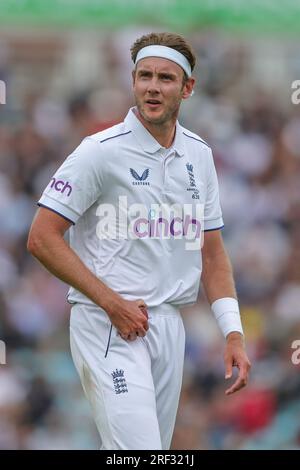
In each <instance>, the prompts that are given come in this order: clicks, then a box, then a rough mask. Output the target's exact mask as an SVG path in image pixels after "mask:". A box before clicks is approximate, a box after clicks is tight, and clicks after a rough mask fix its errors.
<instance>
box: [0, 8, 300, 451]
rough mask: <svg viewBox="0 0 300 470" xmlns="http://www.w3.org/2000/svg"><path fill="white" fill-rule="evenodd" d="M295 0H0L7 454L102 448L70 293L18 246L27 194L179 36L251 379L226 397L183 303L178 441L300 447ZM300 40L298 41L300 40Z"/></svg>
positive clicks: (119, 111)
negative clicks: (82, 376) (71, 333)
mask: <svg viewBox="0 0 300 470" xmlns="http://www.w3.org/2000/svg"><path fill="white" fill-rule="evenodd" d="M299 8H300V7H299V3H298V4H297V2H296V1H292V0H286V1H285V2H284V3H283V2H279V1H273V2H270V1H266V0H265V1H260V2H258V1H253V2H251V3H250V2H242V1H238V0H234V1H233V0H222V1H219V2H218V1H213V2H212V1H203V2H196V1H193V0H190V1H185V2H180V1H179V0H164V1H162V0H160V2H158V1H156V0H151V1H147V0H140V1H139V2H137V1H136V0H128V1H125V0H124V1H121V0H118V1H117V0H111V1H110V2H108V1H104V0H102V1H100V0H97V1H95V0H85V1H83V0H73V1H72V2H70V1H68V0H55V1H52V2H43V1H42V0H22V1H17V0H2V1H1V5H0V80H3V81H5V83H6V86H7V96H6V104H2V105H0V339H1V340H3V341H5V343H6V348H7V349H6V352H7V357H6V362H7V363H6V365H0V448H1V449H97V448H98V447H99V444H98V435H97V432H96V430H95V426H94V424H93V421H92V417H91V413H90V410H89V406H88V404H87V402H86V401H85V398H84V397H83V393H82V390H81V386H80V384H79V380H78V377H77V375H76V372H75V370H74V367H73V364H72V361H71V357H70V352H69V344H68V320H69V306H68V304H66V302H65V294H66V291H67V287H66V286H65V285H64V284H62V283H61V282H59V281H58V280H56V279H55V278H54V277H52V276H51V275H49V274H48V273H47V272H46V271H45V270H44V268H42V267H41V266H40V265H39V264H38V263H37V262H36V261H35V260H34V259H33V258H32V257H31V256H30V255H29V254H28V253H27V252H26V248H25V246H26V238H27V234H28V229H29V226H30V223H31V220H32V217H33V214H34V212H35V210H36V205H35V203H36V201H37V199H38V198H39V195H40V193H41V191H42V189H43V188H44V187H45V186H46V185H47V183H48V181H49V178H50V176H51V175H52V173H53V172H54V170H55V169H56V168H57V167H58V166H59V165H60V163H61V162H62V161H63V159H64V158H65V157H66V156H67V155H68V153H69V152H70V151H71V150H72V149H74V147H75V146H77V144H78V143H79V142H80V141H81V140H82V138H83V137H84V136H85V135H87V134H90V133H94V132H97V131H98V130H101V129H104V128H106V127H108V126H110V125H112V124H114V123H116V122H119V121H121V120H122V119H123V117H124V116H125V114H126V112H127V108H128V107H129V106H130V105H131V104H132V95H131V83H130V72H131V68H132V64H131V61H130V55H129V47H130V45H131V43H132V42H133V41H134V40H135V38H136V37H138V36H139V35H141V34H142V33H145V32H150V31H162V30H171V31H176V32H179V33H183V34H184V35H185V36H186V37H187V39H189V40H190V41H191V43H192V45H193V47H194V49H195V52H196V54H197V58H198V65H197V68H196V73H195V74H196V76H197V79H198V81H197V87H196V94H195V95H194V96H193V98H192V99H190V100H189V101H187V102H185V103H184V105H183V107H182V112H181V122H182V124H183V125H184V126H186V127H188V128H189V129H191V130H192V131H194V132H196V133H199V135H201V136H202V138H204V139H205V140H207V141H208V142H209V144H210V145H211V146H212V148H213V151H214V156H215V163H216V166H217V171H218V175H219V180H220V188H221V200H222V207H223V213H224V218H225V229H224V232H223V233H224V238H225V241H226V246H227V248H228V251H229V253H230V256H231V259H232V262H233V266H234V271H235V279H236V283H237V290H238V294H239V299H240V304H241V311H242V316H243V322H244V325H245V331H246V335H247V347H248V353H249V356H250V359H251V361H252V363H253V368H252V373H251V381H250V383H249V386H248V387H247V389H244V390H243V391H242V392H240V393H239V394H236V395H233V396H230V397H225V395H224V390H225V387H226V385H225V383H224V367H223V360H222V350H223V340H222V338H221V336H220V334H219V332H218V330H217V327H216V324H215V321H214V320H213V319H212V316H211V313H210V311H209V309H208V305H207V303H206V301H205V299H204V298H203V295H202V296H200V298H199V302H198V304H197V305H196V306H193V307H190V308H188V309H186V310H185V312H184V321H185V326H186V333H187V343H186V362H185V374H184V385H183V390H182V397H181V402H180V408H179V412H178V417H177V423H176V429H175V433H174V439H173V448H174V449H299V448H300V419H299V418H300V375H299V366H297V365H296V364H293V363H292V360H291V357H292V352H293V350H292V348H291V346H292V342H293V341H295V340H298V339H299V340H300V268H299V266H300V244H299V241H300V223H299V215H300V196H299V194H300V193H299V178H300V105H298V106H297V105H296V104H293V103H292V101H291V94H292V88H291V85H292V82H293V81H294V80H297V79H300V49H299V40H297V37H298V38H299V21H298V19H299ZM297 34H298V36H297Z"/></svg>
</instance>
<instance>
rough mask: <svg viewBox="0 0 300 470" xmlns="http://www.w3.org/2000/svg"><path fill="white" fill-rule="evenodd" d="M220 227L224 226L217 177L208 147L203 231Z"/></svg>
mask: <svg viewBox="0 0 300 470" xmlns="http://www.w3.org/2000/svg"><path fill="white" fill-rule="evenodd" d="M222 227H224V222H223V217H222V210H221V205H220V198H219V184H218V177H217V172H216V168H215V164H214V159H213V155H212V152H211V150H210V149H209V150H208V161H207V187H206V198H205V205H204V231H208V230H216V229H219V228H222Z"/></svg>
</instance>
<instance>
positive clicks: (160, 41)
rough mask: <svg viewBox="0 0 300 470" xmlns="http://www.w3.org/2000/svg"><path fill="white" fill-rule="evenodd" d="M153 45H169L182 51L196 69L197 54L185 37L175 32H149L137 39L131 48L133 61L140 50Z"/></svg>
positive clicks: (192, 67)
mask: <svg viewBox="0 0 300 470" xmlns="http://www.w3.org/2000/svg"><path fill="white" fill-rule="evenodd" d="M153 45H155V46H157V45H158V46H167V47H171V48H172V49H175V50H176V51H178V52H181V54H183V55H184V56H185V57H186V59H187V60H188V61H189V63H190V65H191V69H192V70H193V69H194V67H195V64H196V56H195V54H194V52H193V50H192V48H191V46H190V45H189V44H188V42H187V41H186V40H185V39H184V37H182V36H180V35H179V34H173V33H149V34H145V35H144V36H142V37H141V38H139V39H137V40H136V41H135V43H134V44H133V45H132V46H131V48H130V51H131V58H132V60H133V62H134V63H135V60H136V56H137V54H138V52H139V51H140V50H141V49H143V47H146V46H153Z"/></svg>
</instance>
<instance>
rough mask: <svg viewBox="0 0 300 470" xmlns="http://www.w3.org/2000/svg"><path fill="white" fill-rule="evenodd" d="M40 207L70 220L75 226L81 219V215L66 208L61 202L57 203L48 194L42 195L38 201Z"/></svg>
mask: <svg viewBox="0 0 300 470" xmlns="http://www.w3.org/2000/svg"><path fill="white" fill-rule="evenodd" d="M38 205H39V206H42V207H43V206H44V207H47V208H48V209H51V210H53V211H54V212H57V213H58V214H59V215H61V216H63V217H64V218H65V219H67V220H69V221H70V222H72V223H73V224H75V223H76V222H77V220H78V219H79V217H80V214H78V213H77V212H75V211H74V210H73V209H70V207H67V206H65V205H64V204H62V203H61V202H59V201H56V200H55V199H53V198H52V197H49V196H47V195H46V194H43V195H42V197H41V198H40V200H39V201H38Z"/></svg>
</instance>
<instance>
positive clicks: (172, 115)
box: [135, 97, 181, 126]
mask: <svg viewBox="0 0 300 470" xmlns="http://www.w3.org/2000/svg"><path fill="white" fill-rule="evenodd" d="M135 102H136V106H137V109H138V111H139V113H140V115H141V116H142V118H143V119H144V120H145V121H146V122H148V123H149V124H152V125H154V126H163V125H164V124H167V123H169V122H170V121H172V120H174V121H176V119H177V115H178V111H179V106H180V103H181V98H178V99H177V100H176V101H174V103H172V106H171V105H170V106H169V107H168V108H167V109H165V110H164V112H163V113H162V114H161V115H160V116H158V117H157V118H155V117H149V116H148V115H147V113H146V112H145V111H144V107H143V104H142V103H141V101H140V100H139V99H138V98H137V97H135Z"/></svg>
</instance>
